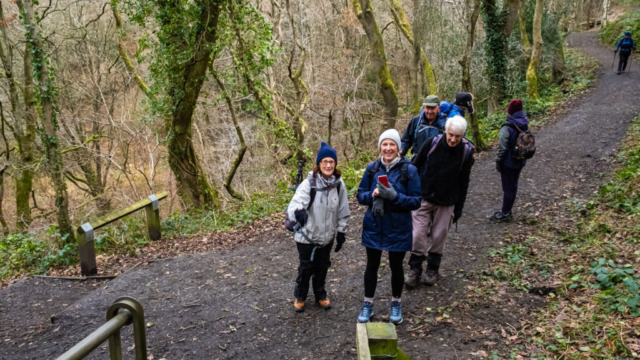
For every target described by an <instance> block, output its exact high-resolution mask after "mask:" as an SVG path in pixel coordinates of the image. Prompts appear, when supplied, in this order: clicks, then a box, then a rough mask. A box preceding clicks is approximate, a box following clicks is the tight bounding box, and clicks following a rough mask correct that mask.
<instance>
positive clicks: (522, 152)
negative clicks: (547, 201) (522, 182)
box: [491, 99, 535, 221]
mask: <svg viewBox="0 0 640 360" xmlns="http://www.w3.org/2000/svg"><path fill="white" fill-rule="evenodd" d="M507 113H508V114H509V117H507V122H506V123H505V124H504V125H502V128H501V129H500V141H499V145H498V153H497V154H496V170H498V172H499V173H500V176H501V178H502V191H503V193H504V196H503V198H502V209H500V210H499V211H496V212H495V213H494V214H493V216H492V217H491V220H493V221H505V220H509V219H510V218H511V209H512V208H513V203H514V202H515V201H516V193H517V192H518V179H519V178H520V172H521V171H522V168H523V167H524V166H525V164H526V163H527V160H526V159H527V158H531V157H532V156H533V153H535V142H533V135H531V134H530V133H529V119H527V115H526V114H525V112H524V111H523V110H522V100H520V99H514V100H511V102H510V103H509V106H508V107H507Z"/></svg>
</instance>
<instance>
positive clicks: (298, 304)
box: [293, 299, 304, 312]
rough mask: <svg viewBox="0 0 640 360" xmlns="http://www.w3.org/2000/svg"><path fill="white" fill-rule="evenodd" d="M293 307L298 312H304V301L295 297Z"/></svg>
mask: <svg viewBox="0 0 640 360" xmlns="http://www.w3.org/2000/svg"><path fill="white" fill-rule="evenodd" d="M293 308H294V309H295V310H296V312H303V311H304V301H303V300H298V299H295V300H294V301H293Z"/></svg>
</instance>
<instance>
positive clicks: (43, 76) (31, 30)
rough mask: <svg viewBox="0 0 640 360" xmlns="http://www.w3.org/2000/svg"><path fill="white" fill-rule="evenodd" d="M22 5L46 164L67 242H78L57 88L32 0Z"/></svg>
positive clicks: (59, 221) (63, 235)
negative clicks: (59, 131)
mask: <svg viewBox="0 0 640 360" xmlns="http://www.w3.org/2000/svg"><path fill="white" fill-rule="evenodd" d="M18 5H19V6H20V7H21V10H22V16H23V21H24V24H25V27H27V29H28V32H27V40H28V41H27V42H28V43H30V44H31V45H30V47H29V51H31V53H32V55H33V63H34V69H33V70H34V74H35V76H34V78H35V80H36V81H37V82H38V86H39V88H38V92H39V97H40V107H41V111H42V125H43V128H44V134H43V136H42V143H43V145H44V149H45V151H46V158H47V167H48V171H49V174H50V176H51V179H52V180H53V188H54V190H55V206H56V208H57V215H58V227H59V230H60V235H61V236H62V238H63V240H64V242H65V243H67V244H70V243H75V234H74V232H73V227H72V224H71V219H70V218H69V198H68V195H67V184H66V182H65V178H64V165H63V163H62V157H61V156H60V152H59V144H58V137H57V134H56V132H57V129H58V122H57V120H56V111H55V109H54V107H53V103H54V101H55V98H54V96H55V90H54V89H53V85H54V84H53V82H52V76H51V74H49V68H48V66H47V64H48V61H47V60H46V57H47V55H46V53H45V50H44V46H43V43H42V38H41V37H40V33H39V32H38V31H37V29H38V24H37V20H36V16H35V10H34V3H33V0H24V1H22V0H18Z"/></svg>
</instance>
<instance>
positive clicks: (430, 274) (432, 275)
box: [422, 269, 442, 286]
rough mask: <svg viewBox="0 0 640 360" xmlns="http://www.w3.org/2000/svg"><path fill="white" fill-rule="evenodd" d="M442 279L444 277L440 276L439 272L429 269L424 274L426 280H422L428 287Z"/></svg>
mask: <svg viewBox="0 0 640 360" xmlns="http://www.w3.org/2000/svg"><path fill="white" fill-rule="evenodd" d="M440 279H442V275H440V273H439V272H438V270H433V269H427V272H426V273H425V274H424V280H422V283H423V284H425V285H427V286H433V285H435V284H436V283H437V282H438V281H439V280H440Z"/></svg>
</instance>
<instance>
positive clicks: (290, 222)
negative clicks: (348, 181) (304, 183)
mask: <svg viewBox="0 0 640 360" xmlns="http://www.w3.org/2000/svg"><path fill="white" fill-rule="evenodd" d="M309 185H310V186H311V191H310V193H309V206H307V210H309V209H311V205H313V201H314V200H315V199H316V193H317V192H318V191H329V190H331V188H328V187H325V188H322V189H318V188H316V178H315V177H314V176H312V177H311V178H310V179H309ZM341 188H342V181H338V183H337V185H336V190H337V191H338V196H340V189H341ZM288 209H289V205H287V208H286V209H285V214H286V215H285V217H284V219H285V220H284V221H285V222H284V226H285V227H286V228H287V230H289V231H291V232H296V231H297V230H298V229H297V227H296V226H297V224H298V222H297V221H296V219H289V211H288ZM298 228H299V227H298Z"/></svg>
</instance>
